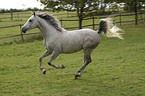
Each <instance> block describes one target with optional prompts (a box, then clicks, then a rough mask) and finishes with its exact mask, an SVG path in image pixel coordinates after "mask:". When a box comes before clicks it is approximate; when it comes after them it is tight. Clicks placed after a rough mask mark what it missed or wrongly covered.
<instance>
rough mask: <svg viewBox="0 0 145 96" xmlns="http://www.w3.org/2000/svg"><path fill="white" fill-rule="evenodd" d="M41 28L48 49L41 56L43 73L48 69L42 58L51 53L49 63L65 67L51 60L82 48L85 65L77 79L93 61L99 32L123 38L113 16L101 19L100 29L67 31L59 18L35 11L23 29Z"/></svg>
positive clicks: (79, 71)
mask: <svg viewBox="0 0 145 96" xmlns="http://www.w3.org/2000/svg"><path fill="white" fill-rule="evenodd" d="M33 28H39V29H40V31H41V33H42V36H43V40H44V46H45V48H46V51H45V52H44V54H43V55H41V56H40V58H39V61H40V70H41V71H42V72H43V74H45V73H46V70H45V69H44V68H43V66H42V59H43V58H44V57H46V56H48V55H50V54H51V57H50V59H49V60H48V65H50V66H52V67H54V68H57V69H59V68H65V67H64V65H60V66H57V65H55V64H52V63H51V62H52V61H53V60H54V59H55V58H56V57H57V56H58V55H59V54H61V53H74V52H77V51H80V50H83V52H84V59H83V65H82V66H81V67H80V68H79V69H78V70H77V72H76V74H75V79H78V77H80V76H81V74H82V72H83V70H84V69H85V67H86V66H87V65H88V64H89V63H90V62H91V61H92V60H91V52H92V51H93V50H94V49H95V48H96V47H97V46H98V44H99V43H100V36H99V34H100V33H101V34H103V35H104V36H107V37H118V38H120V39H123V37H122V36H121V35H120V34H121V33H119V31H121V29H120V28H118V27H117V26H115V25H113V22H112V20H111V18H106V19H101V20H100V22H99V29H98V30H97V31H94V30H91V29H80V30H73V31H67V30H65V29H64V28H62V27H61V26H60V25H59V23H58V20H57V19H55V18H54V17H53V16H51V15H49V14H47V13H35V12H34V13H33V14H32V16H31V17H30V18H29V19H28V21H27V22H26V23H25V24H24V25H23V26H22V28H21V31H22V32H24V33H26V31H28V30H30V29H33Z"/></svg>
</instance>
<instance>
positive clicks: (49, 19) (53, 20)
mask: <svg viewBox="0 0 145 96" xmlns="http://www.w3.org/2000/svg"><path fill="white" fill-rule="evenodd" d="M37 16H39V17H40V18H43V19H45V20H46V21H47V22H48V23H49V24H50V25H52V26H53V27H54V28H55V29H56V30H58V31H59V32H62V28H61V26H60V25H59V23H58V22H59V20H57V19H56V18H54V17H53V16H52V15H49V14H47V13H37Z"/></svg>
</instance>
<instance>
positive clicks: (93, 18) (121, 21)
mask: <svg viewBox="0 0 145 96" xmlns="http://www.w3.org/2000/svg"><path fill="white" fill-rule="evenodd" d="M134 15H135V14H117V15H112V16H113V17H118V18H119V20H118V22H115V23H119V24H120V25H122V23H128V22H136V21H135V19H134V20H127V21H126V20H125V21H124V20H123V17H124V16H134ZM139 15H140V18H139V19H138V21H141V22H142V23H144V22H145V14H144V16H143V13H139ZM27 17H28V16H27ZM106 17H108V16H92V17H89V18H86V19H83V21H85V20H91V21H92V23H91V24H88V25H83V26H82V27H90V26H92V29H93V30H94V29H95V26H98V25H99V24H96V23H95V20H96V19H102V18H106ZM11 18H13V17H11ZM70 21H71V22H78V20H62V19H61V20H60V23H61V26H63V22H70ZM21 25H22V24H19V25H12V26H4V27H0V29H3V28H12V27H19V29H20V34H18V35H11V36H6V37H0V39H4V38H10V37H17V36H21V39H22V41H24V38H23V35H31V34H38V33H40V32H35V33H27V34H23V33H22V32H21ZM65 29H78V26H76V27H66V28H65Z"/></svg>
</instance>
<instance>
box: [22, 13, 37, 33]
mask: <svg viewBox="0 0 145 96" xmlns="http://www.w3.org/2000/svg"><path fill="white" fill-rule="evenodd" d="M37 27H38V23H37V20H36V14H35V12H34V13H33V14H32V16H31V17H30V18H29V19H28V20H27V22H26V23H25V24H24V25H23V26H22V28H21V31H22V32H23V33H26V31H28V30H30V29H33V28H37Z"/></svg>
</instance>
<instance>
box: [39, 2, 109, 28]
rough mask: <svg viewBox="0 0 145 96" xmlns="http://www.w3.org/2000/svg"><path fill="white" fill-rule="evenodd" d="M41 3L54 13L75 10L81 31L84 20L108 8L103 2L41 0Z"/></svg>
mask: <svg viewBox="0 0 145 96" xmlns="http://www.w3.org/2000/svg"><path fill="white" fill-rule="evenodd" d="M40 2H41V3H42V4H44V5H45V7H46V8H51V9H52V10H53V11H60V10H67V11H72V10H74V9H75V10H76V11H77V16H78V18H79V28H80V29H81V28H82V21H83V18H85V17H87V16H90V15H93V14H96V13H97V12H99V9H104V8H105V7H106V5H105V4H104V2H103V1H102V0H40ZM106 2H107V0H106ZM100 5H101V6H100Z"/></svg>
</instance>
